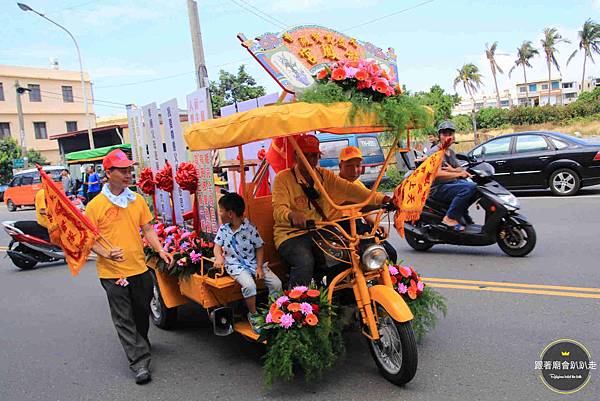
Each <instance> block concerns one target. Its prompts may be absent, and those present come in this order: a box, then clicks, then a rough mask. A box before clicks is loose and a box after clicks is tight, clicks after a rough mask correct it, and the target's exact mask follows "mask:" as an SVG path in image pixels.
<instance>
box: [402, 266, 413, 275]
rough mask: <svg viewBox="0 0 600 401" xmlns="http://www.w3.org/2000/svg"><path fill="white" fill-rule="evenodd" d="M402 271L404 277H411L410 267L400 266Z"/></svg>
mask: <svg viewBox="0 0 600 401" xmlns="http://www.w3.org/2000/svg"><path fill="white" fill-rule="evenodd" d="M402 269H403V270H404V274H405V277H410V276H411V275H412V270H410V267H406V266H402Z"/></svg>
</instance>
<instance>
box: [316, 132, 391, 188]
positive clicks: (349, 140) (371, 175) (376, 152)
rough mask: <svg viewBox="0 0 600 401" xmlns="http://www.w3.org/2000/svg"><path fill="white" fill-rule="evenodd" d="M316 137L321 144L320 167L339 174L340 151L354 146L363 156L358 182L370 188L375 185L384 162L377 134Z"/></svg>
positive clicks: (320, 135) (319, 135) (321, 135)
mask: <svg viewBox="0 0 600 401" xmlns="http://www.w3.org/2000/svg"><path fill="white" fill-rule="evenodd" d="M317 137H318V138H319V141H320V142H321V145H320V149H321V153H322V155H321V161H320V162H319V164H320V166H321V167H325V168H329V169H331V170H334V171H335V172H336V173H337V172H339V169H340V167H339V164H340V161H339V159H338V156H339V155H340V151H341V150H342V149H343V148H345V147H346V146H356V147H357V148H359V149H360V151H361V153H362V155H363V173H362V175H361V176H360V180H361V181H362V182H363V183H364V184H365V185H366V186H368V187H371V186H372V185H373V183H375V180H376V179H377V176H378V175H379V171H380V170H381V166H383V162H384V161H385V157H384V156H383V150H382V149H381V145H380V144H379V137H378V135H377V134H352V135H333V134H317ZM385 178H386V177H385V176H384V179H385ZM382 181H383V180H382Z"/></svg>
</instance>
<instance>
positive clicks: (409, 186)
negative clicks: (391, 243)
mask: <svg viewBox="0 0 600 401" xmlns="http://www.w3.org/2000/svg"><path fill="white" fill-rule="evenodd" d="M451 143H452V141H448V142H446V143H444V144H442V145H441V149H440V150H438V151H437V152H435V153H434V154H432V155H431V156H429V157H428V158H427V159H425V160H424V161H423V162H422V163H421V165H419V167H417V168H416V169H415V171H413V173H412V174H411V175H410V176H408V177H407V178H406V179H405V180H404V181H402V183H400V185H398V187H396V189H395V190H394V204H395V205H396V207H397V208H398V210H397V211H396V216H395V217H394V226H395V227H396V230H397V231H398V233H399V234H400V236H401V237H402V238H404V222H405V221H416V220H419V217H420V216H421V212H422V211H423V207H424V206H425V201H426V200H427V196H428V195H429V191H430V190H431V184H432V183H433V181H434V180H435V177H436V176H437V173H438V171H439V169H440V166H441V165H442V161H443V160H444V152H446V149H447V148H448V146H450V144H451Z"/></svg>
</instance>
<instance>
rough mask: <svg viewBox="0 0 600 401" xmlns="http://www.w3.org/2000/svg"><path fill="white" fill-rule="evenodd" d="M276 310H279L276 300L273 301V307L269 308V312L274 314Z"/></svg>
mask: <svg viewBox="0 0 600 401" xmlns="http://www.w3.org/2000/svg"><path fill="white" fill-rule="evenodd" d="M276 310H277V304H276V303H275V302H273V303H272V304H271V307H270V308H269V312H271V314H272V313H273V312H275V311H276Z"/></svg>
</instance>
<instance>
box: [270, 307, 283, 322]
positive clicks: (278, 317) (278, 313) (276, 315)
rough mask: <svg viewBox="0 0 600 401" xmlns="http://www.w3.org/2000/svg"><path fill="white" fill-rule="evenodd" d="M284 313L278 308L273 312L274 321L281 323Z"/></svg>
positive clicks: (272, 318)
mask: <svg viewBox="0 0 600 401" xmlns="http://www.w3.org/2000/svg"><path fill="white" fill-rule="evenodd" d="M283 315H284V313H283V311H282V310H281V309H277V310H276V311H275V312H273V313H271V320H273V323H279V322H281V318H282V317H283Z"/></svg>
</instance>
